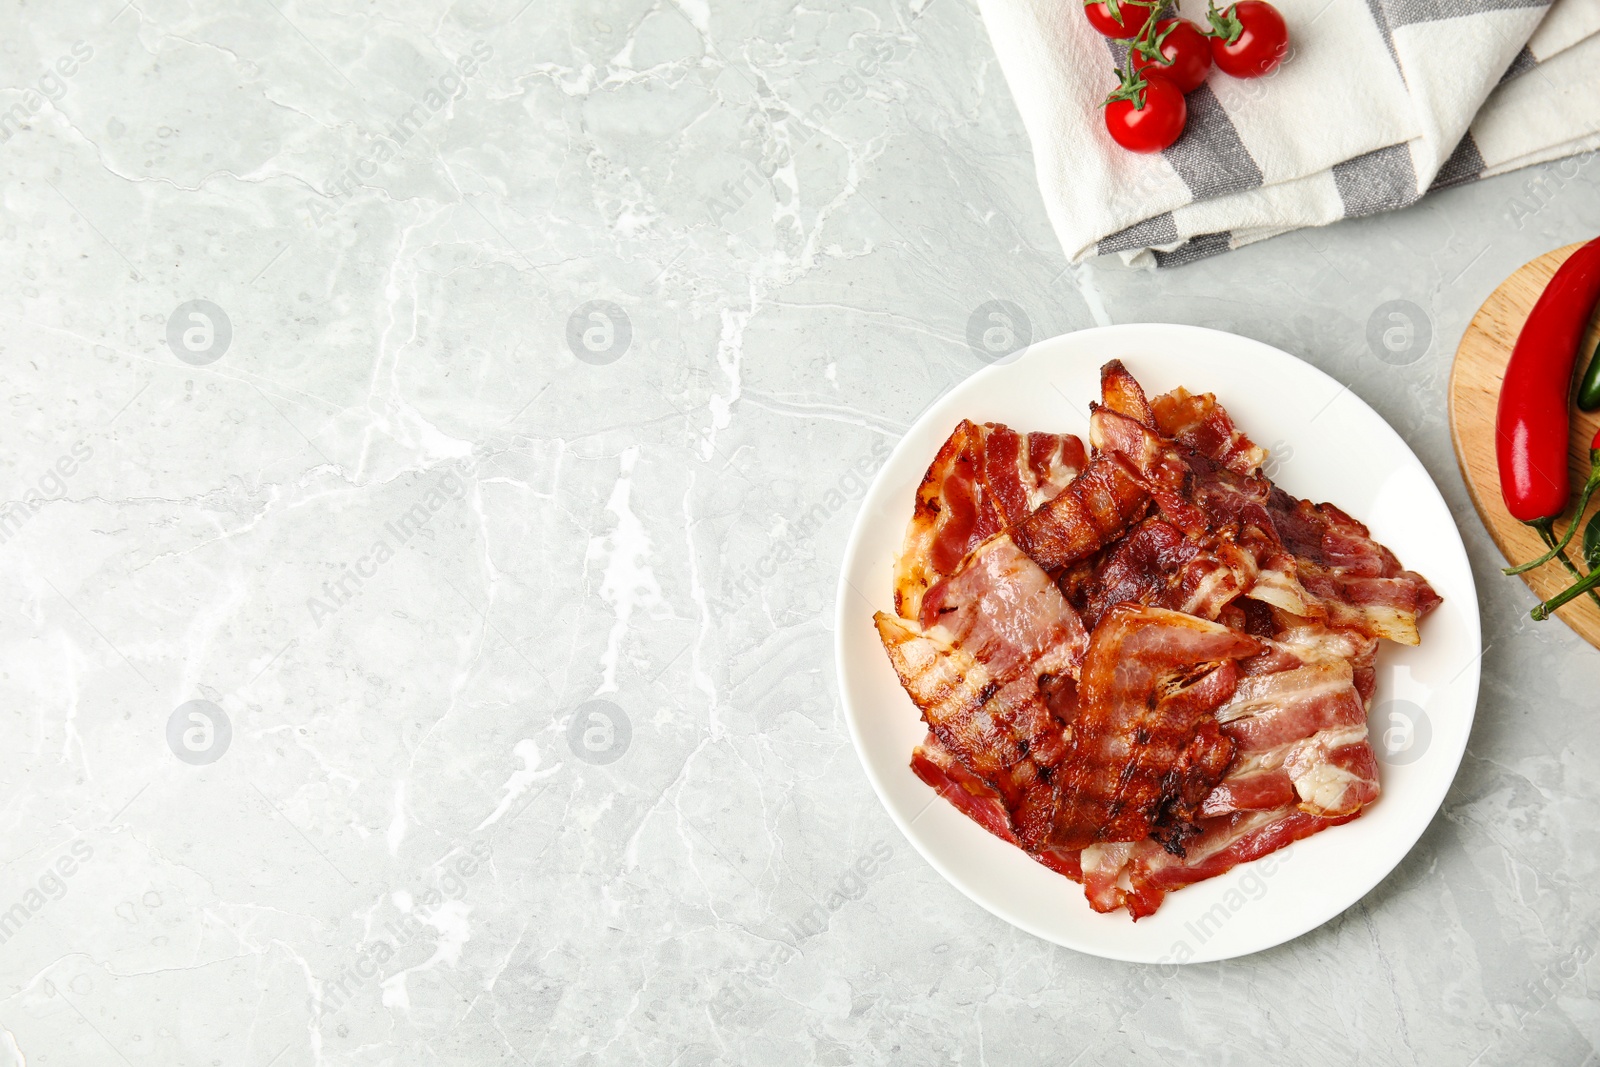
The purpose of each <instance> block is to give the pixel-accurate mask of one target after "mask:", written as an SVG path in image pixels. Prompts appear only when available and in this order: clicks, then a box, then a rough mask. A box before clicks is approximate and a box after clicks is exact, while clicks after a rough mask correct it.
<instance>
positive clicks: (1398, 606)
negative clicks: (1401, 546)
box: [1267, 488, 1443, 645]
mask: <svg viewBox="0 0 1600 1067" xmlns="http://www.w3.org/2000/svg"><path fill="white" fill-rule="evenodd" d="M1267 507H1268V510H1269V512H1270V513H1271V515H1272V522H1273V528H1274V529H1275V530H1276V532H1277V534H1278V537H1279V539H1280V540H1281V541H1282V543H1283V545H1284V546H1285V548H1287V549H1288V550H1289V551H1290V552H1292V553H1294V556H1295V563H1296V573H1297V576H1298V578H1299V580H1300V583H1301V585H1302V586H1303V587H1304V588H1305V590H1306V591H1307V593H1309V594H1310V595H1311V596H1312V597H1313V598H1315V606H1316V608H1318V609H1320V610H1319V611H1314V612H1313V613H1312V617H1315V618H1324V619H1326V620H1327V622H1328V624H1329V625H1330V626H1346V627H1350V628H1352V629H1355V630H1359V631H1360V632H1362V633H1364V634H1366V635H1368V636H1369V637H1385V638H1388V639H1389V640H1390V641H1395V642H1398V643H1399V644H1402V645H1415V644H1417V643H1419V642H1420V641H1421V639H1422V638H1421V635H1420V634H1419V633H1418V632H1417V622H1418V620H1420V619H1421V618H1422V617H1423V616H1425V615H1427V614H1428V612H1430V611H1432V610H1433V609H1434V608H1436V607H1438V606H1439V605H1440V604H1441V603H1443V598H1441V597H1440V596H1439V594H1438V593H1436V592H1434V590H1433V587H1432V586H1431V585H1429V584H1428V580H1427V579H1426V578H1424V577H1423V576H1422V575H1420V574H1418V573H1416V572H1415V571H1408V570H1405V569H1403V568H1402V567H1401V566H1400V561H1399V560H1398V559H1396V558H1395V554H1394V553H1393V552H1391V551H1389V550H1388V549H1387V548H1385V547H1384V546H1383V545H1380V544H1378V542H1376V541H1374V540H1373V539H1372V532H1371V531H1370V530H1368V529H1367V528H1366V526H1365V525H1363V524H1362V523H1360V522H1357V521H1356V520H1355V519H1353V518H1351V517H1350V516H1349V515H1346V514H1345V513H1344V512H1343V511H1340V510H1339V509H1338V508H1336V507H1334V506H1333V505H1332V504H1313V503H1311V502H1310V501H1309V500H1296V499H1295V498H1294V497H1291V496H1290V495H1289V494H1287V493H1285V492H1284V491H1283V490H1281V489H1277V488H1274V489H1273V491H1272V496H1271V498H1270V500H1269V501H1268V505H1267Z"/></svg>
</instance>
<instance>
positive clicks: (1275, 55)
mask: <svg viewBox="0 0 1600 1067" xmlns="http://www.w3.org/2000/svg"><path fill="white" fill-rule="evenodd" d="M1211 25H1212V26H1213V27H1214V30H1213V33H1212V35H1211V58H1212V59H1213V60H1215V61H1216V64H1217V69H1218V70H1220V71H1222V72H1223V73H1224V74H1231V75H1233V76H1234V77H1235V78H1259V77H1261V75H1263V74H1270V73H1272V71H1273V70H1275V69H1276V68H1277V66H1278V64H1279V63H1281V62H1283V57H1284V54H1285V53H1287V52H1288V51H1289V27H1288V26H1286V25H1284V21H1283V16H1282V15H1280V14H1278V9H1277V8H1275V7H1273V6H1272V5H1271V4H1269V3H1266V2H1265V0H1239V2H1238V3H1237V4H1234V5H1232V6H1231V7H1229V8H1228V9H1227V10H1225V11H1223V12H1222V13H1221V14H1220V16H1219V15H1218V14H1217V12H1216V9H1215V7H1213V8H1212V13H1211Z"/></svg>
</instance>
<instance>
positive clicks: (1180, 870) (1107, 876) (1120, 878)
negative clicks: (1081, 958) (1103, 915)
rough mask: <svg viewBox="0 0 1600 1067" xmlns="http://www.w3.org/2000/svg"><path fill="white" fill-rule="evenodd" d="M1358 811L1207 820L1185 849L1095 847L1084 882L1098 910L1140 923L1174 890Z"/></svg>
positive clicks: (1281, 811) (1147, 844) (1083, 868)
mask: <svg viewBox="0 0 1600 1067" xmlns="http://www.w3.org/2000/svg"><path fill="white" fill-rule="evenodd" d="M1356 814H1359V813H1356ZM1356 814H1350V815H1341V816H1338V817H1336V818H1324V817H1322V816H1319V815H1308V814H1306V813H1305V812H1303V811H1301V810H1299V809H1298V808H1295V807H1292V806H1291V807H1283V808H1276V809H1273V810H1271V811H1244V812H1237V813H1235V814H1233V815H1224V816H1221V817H1220V818H1215V819H1202V820H1201V821H1200V822H1199V823H1198V824H1196V825H1195V827H1194V830H1195V831H1196V832H1195V833H1194V834H1192V835H1190V836H1189V837H1188V839H1187V841H1186V842H1185V844H1184V847H1183V849H1182V850H1181V852H1174V851H1172V850H1169V849H1167V848H1165V847H1163V846H1162V844H1161V843H1160V842H1159V841H1156V840H1154V839H1150V840H1145V841H1128V842H1120V843H1116V844H1105V845H1091V846H1090V847H1088V848H1086V849H1084V850H1083V852H1082V854H1081V855H1080V856H1079V860H1078V862H1079V870H1080V879H1079V880H1081V881H1082V882H1083V892H1084V896H1085V897H1087V898H1088V900H1089V906H1090V907H1092V908H1093V909H1094V910H1095V911H1098V912H1110V911H1116V910H1117V909H1118V908H1127V909H1128V914H1129V915H1130V916H1132V917H1133V919H1134V920H1135V921H1137V920H1139V919H1142V918H1144V917H1145V916H1147V915H1151V914H1154V913H1155V910H1156V909H1157V908H1159V907H1160V906H1161V901H1162V899H1163V898H1164V897H1165V896H1166V894H1168V893H1170V892H1172V891H1173V890H1174V889H1182V888H1183V887H1184V886H1186V885H1193V884H1194V883H1196V882H1201V881H1204V880H1205V879H1207V878H1215V877H1217V876H1218V875H1220V874H1226V873H1228V872H1229V871H1231V870H1232V869H1233V868H1235V867H1237V866H1238V865H1239V864H1241V863H1248V862H1250V861H1251V860H1257V859H1260V858H1261V857H1262V856H1265V855H1267V854H1268V853H1271V852H1276V851H1277V850H1278V849H1280V848H1283V847H1285V846H1287V845H1290V844H1292V843H1294V842H1295V841H1299V840H1300V839H1302V838H1306V837H1310V836H1311V835H1312V834H1314V833H1317V832H1318V831H1320V830H1326V829H1328V828H1329V827H1330V826H1338V825H1339V824H1341V823H1347V822H1349V821H1350V820H1351V819H1354V818H1355V817H1356Z"/></svg>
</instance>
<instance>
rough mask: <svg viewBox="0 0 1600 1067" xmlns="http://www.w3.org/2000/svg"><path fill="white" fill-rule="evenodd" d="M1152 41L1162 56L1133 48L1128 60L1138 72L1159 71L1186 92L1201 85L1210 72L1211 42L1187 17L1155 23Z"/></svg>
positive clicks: (1150, 72)
mask: <svg viewBox="0 0 1600 1067" xmlns="http://www.w3.org/2000/svg"><path fill="white" fill-rule="evenodd" d="M1153 40H1155V41H1159V42H1161V43H1160V45H1159V48H1160V52H1161V56H1162V59H1164V60H1165V62H1162V59H1156V58H1155V57H1153V56H1150V55H1146V54H1145V53H1144V52H1141V51H1138V50H1137V49H1135V50H1134V51H1133V52H1132V53H1131V54H1130V55H1129V56H1128V59H1129V61H1130V62H1132V63H1133V69H1134V70H1136V71H1139V72H1140V73H1141V74H1159V75H1161V76H1162V77H1164V78H1166V79H1167V80H1168V81H1170V82H1172V84H1174V85H1176V86H1177V87H1178V88H1179V89H1181V90H1183V91H1184V92H1186V93H1192V92H1194V91H1195V90H1196V89H1198V88H1200V86H1201V84H1203V83H1204V82H1205V80H1206V75H1207V74H1210V73H1211V42H1210V41H1208V40H1207V39H1206V35H1205V34H1204V33H1202V32H1200V27H1199V26H1196V25H1195V24H1194V23H1192V22H1190V21H1189V20H1188V19H1162V20H1161V21H1160V22H1158V23H1156V32H1155V37H1154V38H1153Z"/></svg>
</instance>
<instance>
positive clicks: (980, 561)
mask: <svg viewBox="0 0 1600 1067" xmlns="http://www.w3.org/2000/svg"><path fill="white" fill-rule="evenodd" d="M921 623H922V628H923V630H924V631H926V632H927V633H928V634H929V635H930V636H933V637H934V638H936V639H938V640H940V641H942V642H944V643H945V644H949V645H954V646H958V647H960V648H962V649H963V650H965V651H966V652H967V653H968V654H969V655H971V656H972V657H973V658H974V659H976V660H978V661H979V662H980V663H982V664H983V665H984V666H985V667H986V668H987V669H988V670H989V672H990V673H991V674H993V675H995V677H997V678H1001V679H1004V680H1006V681H1010V680H1011V679H1013V678H1017V677H1020V676H1022V675H1023V674H1024V673H1026V672H1028V671H1032V673H1033V676H1034V677H1036V678H1037V677H1043V676H1058V675H1065V676H1068V677H1071V678H1076V677H1077V676H1078V668H1079V666H1080V665H1081V664H1082V663H1083V657H1084V653H1085V652H1086V651H1087V650H1088V647H1089V634H1088V632H1087V631H1086V630H1085V629H1084V628H1083V623H1082V621H1081V620H1080V619H1079V618H1078V613H1077V612H1076V611H1074V610H1072V607H1071V605H1069V604H1068V603H1067V602H1066V600H1065V598H1063V597H1062V595H1061V591H1060V590H1059V589H1057V588H1056V585H1055V583H1054V582H1052V581H1051V580H1050V576H1049V575H1048V574H1046V573H1045V572H1044V571H1043V570H1041V569H1040V567H1039V565H1038V564H1037V563H1035V562H1033V560H1031V559H1029V558H1028V557H1027V556H1026V555H1024V554H1023V552H1022V550H1021V549H1019V548H1018V547H1017V546H1016V543H1015V542H1013V541H1012V539H1011V537H1010V536H1009V535H1007V534H999V535H997V536H995V537H991V538H990V539H989V540H987V541H985V542H984V543H983V544H982V545H980V546H978V547H977V548H975V549H973V550H972V552H971V553H970V554H968V556H967V558H966V559H965V560H964V561H963V562H962V564H961V566H960V567H959V568H958V569H957V570H956V572H955V573H954V574H952V575H950V576H949V577H947V578H943V579H940V581H939V582H938V583H937V584H936V585H934V586H933V588H931V589H929V590H928V592H927V595H925V596H924V597H923V598H922V618H921Z"/></svg>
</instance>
